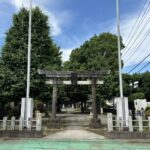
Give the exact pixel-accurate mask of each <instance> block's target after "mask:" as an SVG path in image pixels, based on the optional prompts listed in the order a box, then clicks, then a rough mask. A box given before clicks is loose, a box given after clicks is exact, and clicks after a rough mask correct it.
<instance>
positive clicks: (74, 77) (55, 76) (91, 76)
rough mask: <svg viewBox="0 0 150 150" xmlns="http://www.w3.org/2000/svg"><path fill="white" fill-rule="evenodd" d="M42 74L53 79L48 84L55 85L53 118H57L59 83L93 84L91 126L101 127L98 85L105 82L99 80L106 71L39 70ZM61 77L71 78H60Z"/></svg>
mask: <svg viewBox="0 0 150 150" xmlns="http://www.w3.org/2000/svg"><path fill="white" fill-rule="evenodd" d="M38 73H39V74H40V75H46V77H48V78H51V80H48V81H46V84H48V85H53V95H52V120H53V122H55V120H56V103H57V91H58V85H91V86H92V111H93V118H92V119H91V122H90V124H89V127H91V128H99V127H100V126H101V122H100V119H98V113H97V102H96V85H100V84H103V81H100V80H98V78H100V77H101V76H102V75H104V74H106V71H97V72H73V71H47V70H40V69H39V70H38ZM61 78H65V79H66V78H70V79H71V80H59V79H61ZM78 78H88V80H78Z"/></svg>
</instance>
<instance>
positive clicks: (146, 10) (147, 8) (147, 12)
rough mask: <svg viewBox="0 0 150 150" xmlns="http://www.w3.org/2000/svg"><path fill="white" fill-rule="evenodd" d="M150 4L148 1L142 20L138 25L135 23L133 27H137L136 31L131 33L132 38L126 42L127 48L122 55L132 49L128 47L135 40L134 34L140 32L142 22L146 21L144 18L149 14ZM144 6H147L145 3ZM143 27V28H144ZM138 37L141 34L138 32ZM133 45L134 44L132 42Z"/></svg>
mask: <svg viewBox="0 0 150 150" xmlns="http://www.w3.org/2000/svg"><path fill="white" fill-rule="evenodd" d="M146 4H147V2H146ZM149 5H150V3H148V5H147V7H146V9H145V11H144V13H143V15H142V17H141V20H139V22H138V24H137V26H135V25H134V27H133V28H135V29H134V32H133V34H132V35H131V38H130V39H129V40H128V43H127V44H126V48H125V50H124V52H123V54H122V55H126V54H127V53H128V51H129V50H130V49H127V47H128V46H129V45H131V44H132V43H131V42H132V41H133V39H134V36H135V35H136V34H137V33H138V30H139V29H140V27H141V26H142V23H143V22H144V19H145V18H146V16H147V14H149V11H150V8H149ZM144 7H145V5H144ZM138 18H140V17H138ZM136 23H137V22H136ZM142 29H143V28H142ZM140 32H141V31H140ZM138 37H139V34H138ZM132 46H133V44H132Z"/></svg>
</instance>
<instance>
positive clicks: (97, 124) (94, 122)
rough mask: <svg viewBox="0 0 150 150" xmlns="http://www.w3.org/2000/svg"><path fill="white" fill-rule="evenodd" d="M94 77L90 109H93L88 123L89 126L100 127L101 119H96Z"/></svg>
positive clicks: (94, 79) (93, 79)
mask: <svg viewBox="0 0 150 150" xmlns="http://www.w3.org/2000/svg"><path fill="white" fill-rule="evenodd" d="M96 81H97V79H96V78H92V111H93V118H92V119H91V122H90V124H89V127H90V128H100V127H101V121H100V119H98V113H97V100H96Z"/></svg>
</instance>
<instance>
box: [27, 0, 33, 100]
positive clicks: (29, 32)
mask: <svg viewBox="0 0 150 150" xmlns="http://www.w3.org/2000/svg"><path fill="white" fill-rule="evenodd" d="M31 31H32V0H30V8H29V29H28V66H27V90H26V101H27V100H28V98H29V97H30V72H31Z"/></svg>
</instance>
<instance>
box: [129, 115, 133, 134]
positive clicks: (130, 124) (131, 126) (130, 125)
mask: <svg viewBox="0 0 150 150" xmlns="http://www.w3.org/2000/svg"><path fill="white" fill-rule="evenodd" d="M129 132H133V123H132V117H131V116H129Z"/></svg>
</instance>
